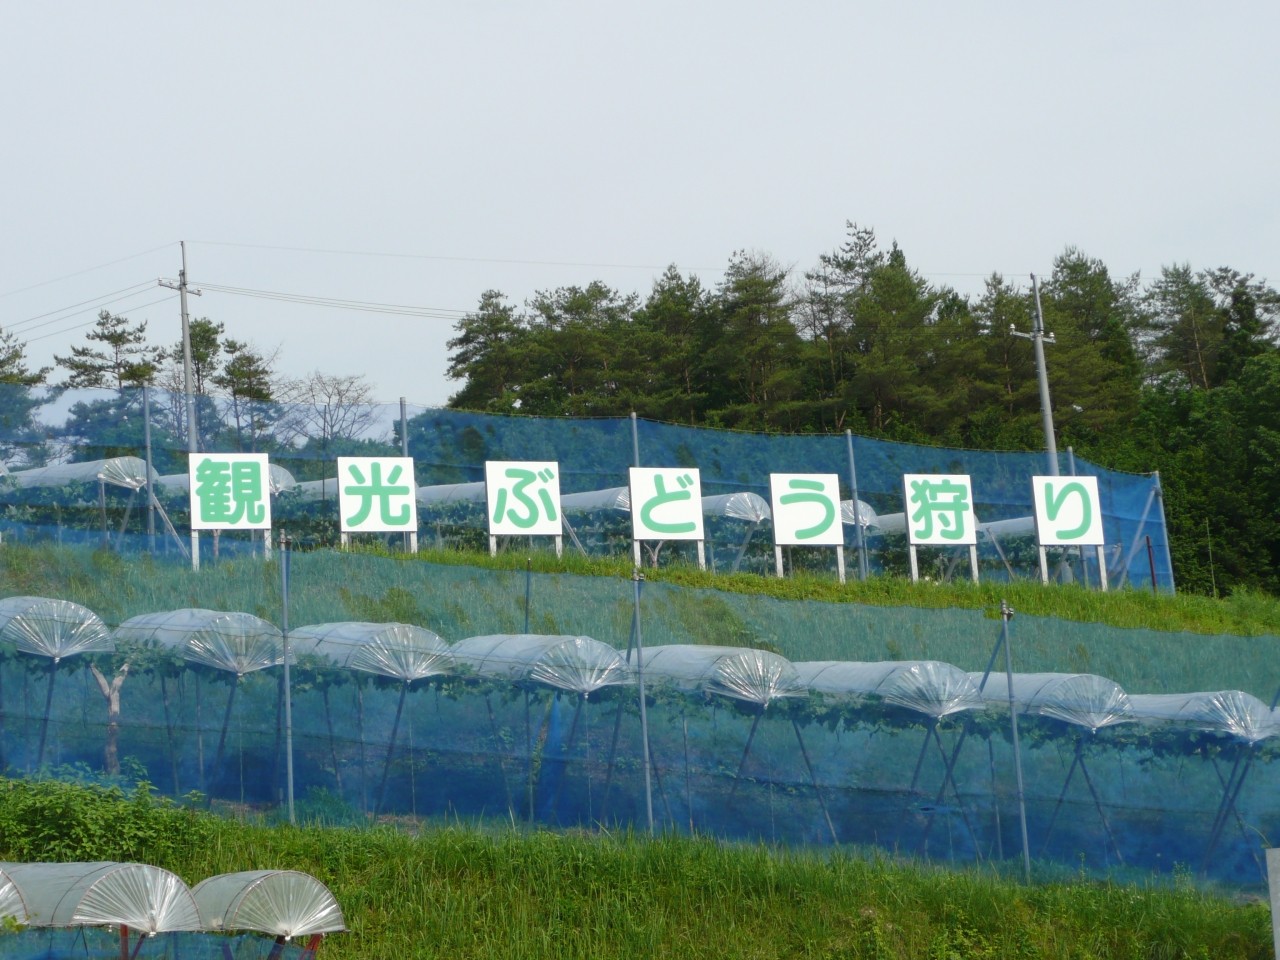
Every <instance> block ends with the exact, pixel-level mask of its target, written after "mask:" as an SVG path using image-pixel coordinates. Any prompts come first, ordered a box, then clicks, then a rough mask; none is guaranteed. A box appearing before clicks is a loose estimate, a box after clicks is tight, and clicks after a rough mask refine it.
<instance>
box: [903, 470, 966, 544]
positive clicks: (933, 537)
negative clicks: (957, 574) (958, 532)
mask: <svg viewBox="0 0 1280 960" xmlns="http://www.w3.org/2000/svg"><path fill="white" fill-rule="evenodd" d="M922 481H923V482H925V483H930V484H950V485H953V486H957V487H960V488H962V489H963V491H964V501H965V508H964V510H963V511H962V514H963V517H964V521H963V522H964V531H963V536H961V537H959V538H956V537H947V536H945V535H944V530H943V529H942V524H939V528H938V529H936V530H934V531H933V532H932V533H931V534H928V535H923V536H922V535H918V534H917V532H916V529H915V527H914V525H913V524H912V518H911V515H912V513H914V512H915V510H916V507H915V506H914V505H913V504H912V502H911V492H912V491H911V488H912V485H913V484H915V483H919V482H922ZM957 502H958V501H957ZM902 506H903V519H904V520H905V521H906V524H907V543H909V544H911V546H913V547H917V546H918V547H966V546H976V545H977V543H978V517H977V515H976V514H975V513H974V512H973V482H972V478H971V477H970V476H969V475H968V474H966V473H904V474H903V475H902Z"/></svg>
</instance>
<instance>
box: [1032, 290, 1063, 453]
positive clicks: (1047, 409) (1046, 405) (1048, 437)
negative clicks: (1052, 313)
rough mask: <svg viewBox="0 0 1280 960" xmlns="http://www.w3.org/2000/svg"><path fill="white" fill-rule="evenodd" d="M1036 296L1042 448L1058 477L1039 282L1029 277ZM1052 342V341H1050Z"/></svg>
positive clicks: (1056, 443) (1037, 365) (1037, 363)
mask: <svg viewBox="0 0 1280 960" xmlns="http://www.w3.org/2000/svg"><path fill="white" fill-rule="evenodd" d="M1031 288H1032V289H1033V290H1034V291H1035V295H1036V326H1035V336H1034V339H1033V341H1032V343H1033V344H1034V345H1035V348H1036V375H1037V376H1038V377H1039V379H1040V415H1041V417H1042V418H1043V419H1044V448H1045V452H1046V454H1047V455H1048V459H1049V475H1050V476H1053V477H1056V476H1057V475H1058V441H1057V439H1056V438H1055V437H1054V435H1053V404H1052V402H1050V400H1049V370H1048V368H1047V366H1046V365H1045V361H1044V341H1045V333H1044V312H1043V311H1042V310H1041V309H1040V282H1039V281H1038V280H1036V275H1035V274H1034V273H1033V274H1032V275H1031ZM1051 342H1052V341H1051Z"/></svg>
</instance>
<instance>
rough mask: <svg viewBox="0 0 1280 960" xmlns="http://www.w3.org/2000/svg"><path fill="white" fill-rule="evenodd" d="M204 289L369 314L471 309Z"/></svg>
mask: <svg viewBox="0 0 1280 960" xmlns="http://www.w3.org/2000/svg"><path fill="white" fill-rule="evenodd" d="M200 289H202V290H205V291H208V292H210V293H225V294H228V295H230V296H236V297H256V298H259V299H262V300H276V301H281V302H285V303H298V304H304V305H306V306H316V307H330V308H333V309H336V310H358V311H363V312H365V313H385V314H394V315H396V316H404V317H423V318H427V319H437V320H456V319H458V318H459V317H463V316H466V315H467V313H468V311H466V310H455V309H452V308H447V307H419V306H414V305H412V304H401V303H377V302H374V301H369V300H346V299H341V298H338V297H321V296H314V295H312V294H305V293H283V292H281V291H278V290H256V289H253V288H250V287H230V286H225V285H223V284H218V283H201V284H200Z"/></svg>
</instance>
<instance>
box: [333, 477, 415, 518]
mask: <svg viewBox="0 0 1280 960" xmlns="http://www.w3.org/2000/svg"><path fill="white" fill-rule="evenodd" d="M349 469H350V471H351V476H352V477H354V478H355V480H356V482H355V483H353V484H350V485H348V486H346V487H343V489H342V492H343V493H345V494H347V495H348V496H353V497H359V498H360V506H359V507H358V508H357V509H356V512H355V513H353V514H352V515H351V516H350V517H348V518H347V526H348V527H358V526H360V524H362V523H364V522H365V520H367V519H368V518H369V514H370V513H371V512H372V511H373V501H374V500H377V501H378V516H379V517H380V518H381V519H382V522H383V523H384V524H385V525H387V526H400V527H402V526H405V525H407V524H408V523H409V517H410V511H409V504H407V503H403V504H401V505H400V509H399V510H396V511H394V512H393V511H392V509H391V498H392V497H404V496H408V495H410V494H411V493H413V490H412V489H411V488H410V487H409V485H408V484H399V485H397V483H396V481H398V480H399V479H400V475H401V474H402V473H403V472H404V468H403V466H401V465H400V464H398V463H397V464H395V465H394V466H393V467H392V468H391V470H390V471H389V472H388V473H387V479H386V482H385V483H384V482H383V479H382V464H380V463H378V462H377V461H374V462H373V463H372V464H370V465H369V481H368V482H367V483H366V482H365V478H364V473H363V472H362V471H361V469H360V466H359V464H354V463H353V464H351V465H350V466H349Z"/></svg>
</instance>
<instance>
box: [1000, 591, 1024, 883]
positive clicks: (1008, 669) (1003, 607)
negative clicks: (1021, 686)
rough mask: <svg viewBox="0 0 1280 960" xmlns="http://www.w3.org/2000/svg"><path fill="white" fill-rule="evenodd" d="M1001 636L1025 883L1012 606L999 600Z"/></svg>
mask: <svg viewBox="0 0 1280 960" xmlns="http://www.w3.org/2000/svg"><path fill="white" fill-rule="evenodd" d="M1000 619H1001V621H1002V625H1001V632H1002V634H1003V636H1002V637H1001V639H1002V641H1003V645H1004V669H1005V676H1006V677H1007V678H1008V682H1009V724H1010V727H1011V729H1012V731H1013V766H1014V769H1015V771H1016V772H1017V782H1018V822H1019V823H1020V824H1021V826H1022V869H1023V872H1024V875H1025V876H1026V880H1027V883H1030V882H1031V848H1030V845H1029V843H1028V841H1027V795H1026V792H1025V790H1024V788H1023V784H1022V747H1021V744H1020V743H1019V741H1018V708H1017V704H1016V703H1015V702H1014V698H1013V654H1012V653H1011V652H1010V650H1009V621H1010V620H1012V619H1013V607H1011V606H1009V604H1008V603H1007V602H1006V601H1004V600H1001V601H1000Z"/></svg>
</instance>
